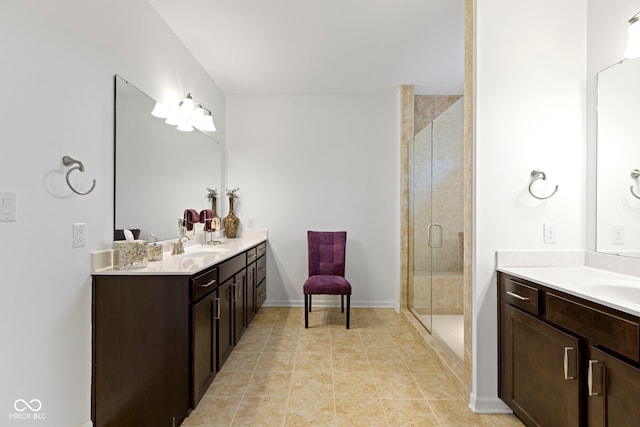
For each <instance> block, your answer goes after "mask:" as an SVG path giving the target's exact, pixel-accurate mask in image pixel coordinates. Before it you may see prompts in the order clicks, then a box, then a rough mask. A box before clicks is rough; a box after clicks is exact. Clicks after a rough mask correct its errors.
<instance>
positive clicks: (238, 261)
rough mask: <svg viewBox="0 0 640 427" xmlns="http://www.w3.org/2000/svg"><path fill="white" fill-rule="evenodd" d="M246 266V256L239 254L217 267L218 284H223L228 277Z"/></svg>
mask: <svg viewBox="0 0 640 427" xmlns="http://www.w3.org/2000/svg"><path fill="white" fill-rule="evenodd" d="M246 266H247V255H246V254H245V253H241V254H240V255H236V256H234V257H233V258H231V259H230V260H227V261H225V262H223V263H222V264H220V265H219V266H218V270H219V280H220V283H224V281H225V280H227V279H228V278H229V277H231V276H233V275H234V274H236V273H237V272H238V271H240V270H242V269H243V268H245V267H246Z"/></svg>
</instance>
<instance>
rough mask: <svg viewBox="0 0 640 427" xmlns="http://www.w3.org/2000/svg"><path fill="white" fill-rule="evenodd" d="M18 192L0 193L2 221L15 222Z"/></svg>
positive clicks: (0, 218)
mask: <svg viewBox="0 0 640 427" xmlns="http://www.w3.org/2000/svg"><path fill="white" fill-rule="evenodd" d="M15 220H16V193H10V192H3V193H0V221H4V222H15Z"/></svg>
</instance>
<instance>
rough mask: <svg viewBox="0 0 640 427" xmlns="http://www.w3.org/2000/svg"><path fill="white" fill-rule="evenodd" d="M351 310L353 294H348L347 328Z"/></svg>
mask: <svg viewBox="0 0 640 427" xmlns="http://www.w3.org/2000/svg"><path fill="white" fill-rule="evenodd" d="M350 311H351V295H347V329H349V313H350Z"/></svg>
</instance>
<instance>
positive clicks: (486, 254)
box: [471, 0, 587, 411]
mask: <svg viewBox="0 0 640 427" xmlns="http://www.w3.org/2000/svg"><path fill="white" fill-rule="evenodd" d="M475 7H476V10H475V13H476V21H475V31H476V75H475V90H476V97H475V107H474V111H475V142H474V143H475V149H474V151H475V182H474V191H475V195H474V196H475V199H474V203H475V206H474V213H475V215H474V224H473V229H474V253H473V258H474V266H473V322H474V324H473V334H474V339H473V365H474V366H473V374H472V375H473V386H472V396H471V406H472V408H473V409H475V410H476V411H491V410H500V409H504V406H502V403H501V401H499V400H498V399H496V396H497V307H496V274H495V267H496V266H495V252H496V250H498V249H511V250H517V249H553V250H564V249H584V248H585V242H584V230H585V185H584V182H585V140H586V135H585V131H586V53H587V50H586V47H587V46H586V25H587V6H586V3H585V2H583V1H581V0H567V1H561V2H558V1H556V0H542V1H538V2H514V1H513V0H490V1H489V0H476V6H475ZM536 168H539V169H541V170H543V171H544V172H545V173H546V174H547V180H548V181H549V183H550V184H551V185H555V184H557V185H558V186H559V190H558V192H557V194H556V195H555V196H553V197H552V198H551V199H549V200H547V201H544V202H538V201H536V200H534V199H532V198H531V197H530V196H529V195H528V193H527V186H528V184H529V174H530V172H531V171H532V170H533V169H536ZM551 189H552V188H544V187H543V186H540V193H543V194H545V193H546V192H548V191H550V190H551ZM544 223H554V224H556V225H557V229H558V238H559V242H558V243H557V244H555V245H545V244H543V240H542V235H543V233H542V226H543V224H544Z"/></svg>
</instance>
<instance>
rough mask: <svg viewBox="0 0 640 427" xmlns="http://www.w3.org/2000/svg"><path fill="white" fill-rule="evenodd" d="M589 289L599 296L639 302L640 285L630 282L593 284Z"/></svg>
mask: <svg viewBox="0 0 640 427" xmlns="http://www.w3.org/2000/svg"><path fill="white" fill-rule="evenodd" d="M589 290H590V291H591V292H593V294H594V295H596V296H598V297H601V298H610V299H614V300H621V301H627V302H630V303H633V304H640V286H637V285H631V284H595V285H590V286H589Z"/></svg>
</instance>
